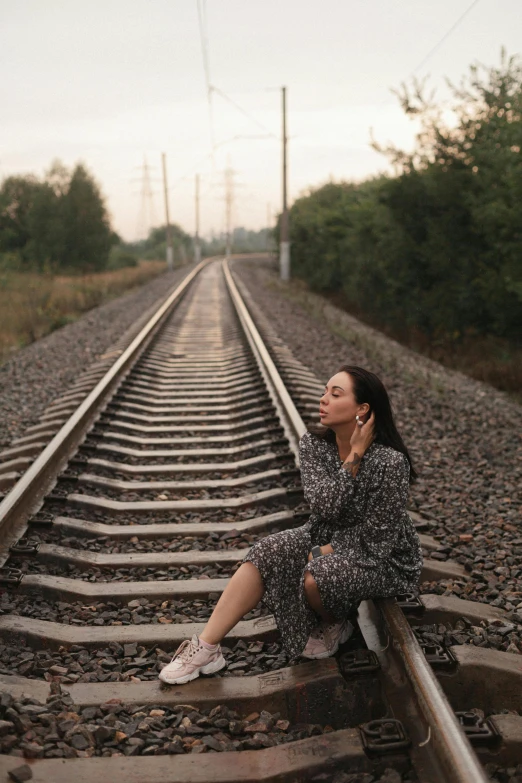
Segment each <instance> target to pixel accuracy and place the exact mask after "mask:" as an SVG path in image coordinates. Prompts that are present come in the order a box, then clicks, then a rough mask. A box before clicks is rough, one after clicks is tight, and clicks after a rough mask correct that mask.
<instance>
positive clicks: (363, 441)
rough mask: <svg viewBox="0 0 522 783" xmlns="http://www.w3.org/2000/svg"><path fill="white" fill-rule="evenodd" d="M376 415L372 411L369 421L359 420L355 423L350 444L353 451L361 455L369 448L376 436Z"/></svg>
mask: <svg viewBox="0 0 522 783" xmlns="http://www.w3.org/2000/svg"><path fill="white" fill-rule="evenodd" d="M374 425H375V415H374V413H373V412H372V413H371V414H370V418H369V419H368V421H366V422H364V424H361V423H360V422H358V423H357V424H356V425H355V428H354V431H353V432H352V437H351V438H350V446H351V448H352V451H354V452H356V453H357V454H358V455H359V456H360V457H362V455H363V454H364V452H365V451H367V450H368V448H369V447H370V445H371V444H372V443H373V440H374V438H375V427H374Z"/></svg>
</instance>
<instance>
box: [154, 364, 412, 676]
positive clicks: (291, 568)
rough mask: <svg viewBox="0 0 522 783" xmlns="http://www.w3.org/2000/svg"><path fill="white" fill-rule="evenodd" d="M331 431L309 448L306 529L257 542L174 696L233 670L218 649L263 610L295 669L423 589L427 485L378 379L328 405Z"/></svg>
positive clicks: (347, 376)
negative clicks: (416, 510)
mask: <svg viewBox="0 0 522 783" xmlns="http://www.w3.org/2000/svg"><path fill="white" fill-rule="evenodd" d="M319 413H320V418H321V426H319V427H313V428H311V430H310V432H307V433H306V434H305V435H303V437H302V438H301V442H300V444H299V453H300V461H301V479H302V484H303V489H304V495H305V498H306V501H307V502H308V505H309V506H310V510H311V512H312V513H311V516H310V518H309V520H308V522H307V523H306V524H305V525H303V526H302V527H299V528H296V529H294V530H284V531H282V532H281V533H275V534H274V535H271V536H267V537H266V538H264V539H262V540H261V541H258V542H257V543H256V544H255V545H254V546H253V547H252V549H251V550H250V551H249V553H248V554H247V556H246V557H245V559H244V561H243V563H242V565H241V566H240V568H239V569H238V570H237V571H236V573H235V574H234V576H233V577H232V579H231V580H230V582H229V584H228V585H227V587H226V589H225V591H224V592H223V595H222V596H221V598H220V600H219V601H218V603H217V605H216V607H215V609H214V611H213V613H212V616H211V617H210V620H209V621H208V623H207V625H206V626H205V628H204V630H203V632H202V633H201V634H200V636H199V639H198V637H197V636H193V637H192V639H191V640H190V641H189V640H187V641H185V642H183V644H182V645H181V646H180V647H179V649H178V650H177V651H176V653H175V655H174V657H173V659H172V661H171V663H170V664H168V665H167V666H165V667H164V669H163V670H162V671H161V673H160V675H159V676H160V679H161V680H162V681H163V682H166V683H169V684H172V685H174V684H181V683H184V682H189V680H193V679H194V678H195V677H197V676H198V675H199V674H200V673H202V674H211V673H213V672H217V671H219V670H220V669H222V668H223V667H224V666H225V665H226V664H225V659H224V658H223V655H222V653H221V648H220V646H219V643H220V642H221V640H222V639H223V637H224V636H225V635H226V634H227V633H228V632H229V631H230V630H231V629H232V628H233V627H234V625H235V624H236V623H237V622H238V621H239V620H240V619H241V618H242V617H243V616H244V615H245V614H246V613H247V612H249V611H250V610H251V609H253V608H254V607H255V606H257V604H258V603H259V601H260V600H261V598H264V602H265V604H266V605H267V607H268V608H269V610H270V611H271V612H272V613H273V614H274V616H275V619H276V622H277V626H278V628H279V631H280V633H281V639H282V642H283V646H284V647H285V649H286V652H287V653H288V654H289V655H290V656H291V657H296V656H298V655H303V656H304V657H306V658H326V657H328V656H330V655H333V654H334V653H335V652H337V649H338V647H339V644H342V643H344V642H345V641H346V640H347V639H348V638H349V636H350V634H351V632H352V630H353V627H352V625H351V623H350V622H349V621H348V619H347V616H348V615H350V613H353V612H354V611H355V610H356V609H357V606H358V604H359V602H360V601H361V600H363V599H368V598H373V597H386V596H388V597H389V596H393V595H397V594H399V593H404V592H407V591H409V590H411V589H412V588H413V587H414V586H415V585H416V583H417V581H418V579H419V576H420V572H421V567H422V555H421V550H420V544H419V538H418V535H417V533H416V531H415V528H414V526H413V524H412V522H411V520H410V518H409V516H408V514H407V513H406V503H407V499H408V487H409V483H410V482H411V481H413V480H414V479H415V477H416V473H415V470H414V469H413V467H412V464H411V459H410V456H409V454H408V450H407V449H406V446H405V445H404V443H403V441H402V438H401V436H400V435H399V433H398V432H397V429H396V427H395V423H394V420H393V414H392V410H391V406H390V401H389V398H388V394H387V392H386V389H385V388H384V386H383V384H382V383H381V381H380V380H379V378H378V377H377V376H376V375H374V374H373V373H371V372H368V371H367V370H363V369H362V368H361V367H355V366H351V365H345V366H343V367H341V369H340V370H339V372H337V373H336V374H335V375H334V376H333V377H332V378H330V380H329V381H328V383H327V385H326V388H325V391H324V394H323V396H322V397H321V401H320V409H319Z"/></svg>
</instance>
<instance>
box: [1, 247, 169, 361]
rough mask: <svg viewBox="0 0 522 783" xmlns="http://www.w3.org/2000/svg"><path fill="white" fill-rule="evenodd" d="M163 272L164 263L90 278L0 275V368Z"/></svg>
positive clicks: (128, 268) (140, 265)
mask: <svg viewBox="0 0 522 783" xmlns="http://www.w3.org/2000/svg"><path fill="white" fill-rule="evenodd" d="M164 271H165V262H164V261H140V262H139V265H138V266H136V267H125V268H123V269H117V270H114V271H111V272H98V273H96V274H91V275H82V276H79V275H74V276H73V275H71V276H66V275H41V274H29V273H24V274H21V273H18V272H8V271H5V272H1V273H0V364H1V363H2V362H5V361H6V360H7V359H8V358H9V356H11V355H12V353H13V352H14V351H16V350H17V349H18V348H21V347H23V346H24V345H28V344H29V343H32V342H34V341H35V340H39V339H40V338H41V337H44V336H45V335H46V334H49V332H52V331H53V330H54V329H58V328H59V327H60V326H64V325H65V324H67V323H70V322H71V321H74V320H76V319H77V318H78V317H79V316H80V315H81V314H82V313H85V312H86V311H87V310H90V309H92V308H93V307H97V306H98V305H100V304H103V303H104V302H107V301H108V300H110V299H114V298H115V297H117V296H120V295H121V294H123V293H125V292H128V291H129V290H130V289H132V288H136V287H138V286H140V285H143V284H144V283H146V282H147V281H149V280H151V279H152V278H153V277H157V275H159V274H161V273H162V272H164Z"/></svg>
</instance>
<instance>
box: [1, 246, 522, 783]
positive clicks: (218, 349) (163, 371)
mask: <svg viewBox="0 0 522 783" xmlns="http://www.w3.org/2000/svg"><path fill="white" fill-rule="evenodd" d="M247 305H248V302H246V303H245V299H244V297H243V296H242V295H241V293H240V290H239V289H238V287H237V286H236V283H235V282H234V279H233V277H232V274H231V271H230V269H229V267H228V264H227V263H226V262H221V261H211V262H203V263H202V264H201V265H199V266H198V267H196V268H195V269H194V270H193V271H191V272H190V273H189V274H188V275H187V277H186V278H185V279H184V281H183V282H182V283H181V284H180V285H179V286H178V287H177V289H176V290H175V291H174V292H173V293H172V294H171V295H170V296H169V297H168V299H167V300H166V301H165V302H164V303H163V304H162V306H161V307H160V308H159V309H158V311H157V312H156V313H155V315H154V316H153V317H152V318H151V320H150V321H149V322H148V323H147V324H146V325H145V326H144V328H143V329H142V330H141V332H140V333H139V334H138V335H137V337H136V338H135V339H134V340H133V341H132V343H131V344H130V345H129V346H127V347H126V348H125V350H123V351H122V352H117V353H119V354H120V355H117V356H116V357H115V361H114V363H113V364H112V365H111V366H110V368H108V369H107V367H106V366H104V367H103V373H101V371H100V370H98V371H95V373H96V372H98V375H99V376H100V377H99V378H98V375H96V376H95V377H96V380H97V384H96V386H95V388H94V389H92V391H90V392H89V393H88V394H87V396H86V397H85V396H84V398H82V399H81V401H80V398H81V397H82V390H81V389H77V390H76V392H74V391H72V392H71V393H70V394H68V395H64V396H63V397H62V398H61V399H59V400H57V401H56V402H55V403H54V404H53V405H52V406H50V408H49V409H48V410H47V412H46V414H45V415H44V417H42V421H41V424H40V425H37V427H35V428H32V430H33V432H32V434H31V435H28V436H27V438H26V439H25V440H24V439H21V443H20V447H19V453H17V450H16V448H15V449H14V450H13V454H12V460H11V461H12V463H13V464H15V463H16V460H17V459H18V460H23V459H24V457H23V454H24V449H26V450H27V448H28V446H30V444H31V443H32V442H34V439H35V438H36V437H37V436H38V435H39V434H41V433H42V432H46V431H47V430H46V428H47V429H48V428H49V425H50V424H52V423H53V422H54V423H55V424H56V423H59V424H60V425H61V426H60V429H59V430H58V432H57V433H56V435H55V436H54V437H53V438H52V440H51V442H50V443H48V445H47V446H46V448H45V449H44V450H43V451H42V453H41V454H40V455H39V456H38V457H37V458H36V460H35V461H34V462H33V463H32V464H31V465H30V466H29V467H28V469H27V471H26V473H25V474H24V475H23V476H22V478H21V479H20V480H19V481H18V482H17V483H16V484H15V485H14V486H13V488H12V489H11V491H10V492H9V493H8V494H7V495H6V496H5V498H4V499H3V501H2V503H1V504H0V558H1V562H0V565H2V566H3V568H2V569H1V570H0V579H1V585H2V588H3V591H4V595H3V598H4V599H5V600H6V601H7V603H6V604H5V605H7V607H8V610H7V611H6V610H5V609H4V613H3V614H2V615H1V616H0V642H2V644H3V646H4V647H5V648H6V649H7V650H8V651H11V652H10V654H11V655H12V656H13V660H14V661H16V669H15V668H14V666H13V669H12V670H10V668H9V661H6V659H5V657H4V662H3V666H2V667H1V669H0V672H1V673H0V691H2V696H1V697H0V710H1V717H2V718H3V720H0V749H1V751H2V752H1V754H0V780H1V781H4V780H6V781H7V780H13V779H15V780H16V779H18V778H16V774H22V775H23V773H17V772H16V770H17V768H20V767H21V765H23V764H24V763H28V764H29V765H30V770H31V774H32V777H31V778H30V779H32V780H34V781H37V782H38V783H40V782H41V783H51V781H52V782H53V783H65V781H67V782H68V781H70V780H72V779H75V780H78V781H82V780H85V781H91V780H97V781H98V783H112V781H114V780H118V779H120V778H121V779H125V780H126V781H129V783H133V782H135V783H138V781H139V783H156V781H157V782H158V783H159V781H162V783H164V782H165V781H175V782H176V783H189V782H190V781H201V782H203V781H216V782H218V783H225V782H226V781H237V782H238V783H239V782H240V781H262V780H264V781H274V783H275V781H308V780H317V781H319V780H321V781H330V780H333V779H334V777H335V775H336V774H339V772H340V771H343V772H345V773H356V772H357V773H363V772H369V773H372V774H374V775H376V776H377V775H378V774H380V772H382V771H384V770H386V769H394V770H397V771H398V773H399V774H400V773H402V772H404V771H407V770H408V769H409V768H410V767H411V765H413V768H414V769H415V771H416V774H417V778H418V780H419V781H421V783H437V782H438V781H448V783H480V781H486V780H487V775H486V773H485V772H484V769H483V762H484V761H487V760H489V759H490V758H493V757H494V758H496V759H500V761H501V762H502V763H504V762H505V763H506V765H507V766H509V764H510V763H512V762H513V758H514V756H515V754H516V752H520V737H521V731H520V726H519V724H516V725H515V723H516V722H513V720H512V721H511V722H509V720H507V718H508V717H509V718H512V717H513V716H504V718H506V720H505V721H504V723H503V722H502V717H503V716H502V715H498V716H497V720H496V723H495V725H494V726H493V728H492V727H491V725H490V724H486V723H484V724H482V723H480V722H479V724H478V726H479V729H480V730H481V732H482V733H481V732H480V731H478V730H477V731H475V733H474V732H473V731H472V730H470V727H471V728H473V727H476V726H477V723H476V721H474V719H473V713H469V712H468V713H466V710H469V709H471V708H474V707H477V706H480V705H477V703H475V702H474V701H473V696H474V694H475V693H476V692H478V690H479V684H478V683H479V681H480V680H481V679H483V677H484V671H485V670H486V669H487V665H486V667H485V668H484V666H483V668H482V670H480V671H479V663H480V660H479V659H480V654H481V653H484V652H489V651H483V650H481V651H477V650H473V649H472V650H468V651H467V650H465V649H464V648H463V649H461V650H458V648H454V649H455V650H456V652H454V654H453V656H452V658H451V660H449V662H448V659H444V660H443V661H442V667H438V668H437V660H436V659H437V655H438V652H437V651H434V650H430V649H428V650H426V649H424V650H423V649H422V648H421V647H420V646H419V643H418V642H417V639H416V637H415V634H414V631H413V630H412V626H414V625H415V623H416V622H420V619H419V618H422V621H423V622H426V621H428V622H439V621H442V619H447V618H451V617H461V616H467V617H469V618H470V619H475V620H476V622H477V623H478V622H479V621H480V619H481V618H483V617H485V616H487V617H496V616H498V617H500V616H501V613H500V612H499V611H498V610H495V609H492V608H490V607H487V606H484V605H482V604H471V603H470V602H463V601H459V600H458V599H444V598H439V597H438V596H432V595H430V596H425V597H423V598H422V599H421V600H419V599H415V597H413V596H402V597H401V598H400V600H398V601H395V600H381V601H376V602H371V601H368V602H363V604H361V607H360V609H359V617H358V621H359V630H358V633H357V634H356V635H355V636H354V638H353V639H352V640H350V642H349V643H348V644H347V645H345V646H344V647H343V648H342V649H341V650H340V653H339V654H338V655H337V656H336V657H335V658H333V659H327V660H323V661H312V662H307V663H302V662H301V663H299V662H297V663H295V662H288V661H287V660H286V658H285V655H284V652H283V651H282V650H281V649H280V647H278V642H277V631H276V628H275V625H274V622H273V619H272V618H271V617H270V616H267V615H265V614H263V613H262V610H261V609H260V608H258V609H257V610H255V611H254V612H252V613H251V614H250V615H249V616H247V617H246V618H245V619H244V620H243V621H242V622H240V623H238V624H237V626H236V627H235V628H234V629H233V630H232V632H231V633H230V634H229V636H228V637H227V638H226V640H225V642H224V644H225V645H226V646H228V648H229V664H230V665H229V668H228V669H227V670H225V671H224V672H223V673H222V674H223V675H224V676H218V677H212V678H200V679H198V680H195V681H193V682H192V683H189V684H188V685H185V686H180V687H176V686H175V687H171V688H165V687H161V686H160V683H159V682H158V680H157V671H158V668H160V667H161V665H163V664H164V662H165V660H168V654H169V653H172V652H173V650H174V649H175V648H176V647H177V645H179V644H180V643H181V641H183V640H184V639H185V638H188V637H190V636H191V635H192V634H193V633H197V632H198V631H199V630H200V629H201V628H202V625H203V623H204V621H205V619H206V618H207V617H208V616H209V614H210V611H211V608H212V605H213V604H214V603H215V600H216V598H217V597H218V596H219V594H220V593H221V592H222V590H223V589H224V586H225V584H226V581H227V579H228V577H229V576H230V575H231V573H233V571H234V570H235V568H237V566H238V564H239V563H240V562H241V560H242V558H243V556H244V554H245V550H246V548H247V547H248V546H249V545H250V544H251V543H253V542H254V541H256V540H257V539H258V538H259V537H262V536H263V535H266V534H267V533H270V532H273V531H276V530H282V529H284V528H286V527H291V526H295V525H298V524H302V523H303V521H304V520H305V519H306V514H307V512H306V507H305V505H304V501H303V496H302V490H301V487H300V484H299V472H298V441H299V438H300V436H301V435H302V434H303V432H304V431H305V425H304V423H303V419H302V417H301V416H302V415H303V416H304V417H305V418H306V416H307V415H309V414H310V412H311V411H312V410H315V407H316V405H317V400H318V396H319V394H320V390H321V386H320V384H319V383H318V381H317V379H316V378H315V377H314V376H313V375H312V374H311V373H310V372H309V371H307V370H306V369H305V368H304V367H303V366H302V365H300V364H299V363H298V362H297V361H296V360H295V359H293V357H292V356H291V354H290V353H289V352H288V350H287V349H286V348H285V347H284V346H283V345H281V343H280V342H279V343H278V341H277V339H271V337H270V328H269V325H266V329H265V330H264V331H263V329H261V332H263V337H264V340H265V341H264V340H263V339H262V337H261V335H260V331H258V328H257V326H256V324H255V323H254V321H253V319H252V317H251V315H250V312H249V307H248V306H247ZM272 337H273V336H272ZM55 429H56V427H55ZM0 472H1V471H0ZM0 478H1V476H0ZM422 539H423V545H424V547H425V549H427V550H429V549H430V548H434V547H433V540H432V539H431V540H430V539H429V537H428V536H422ZM461 570H462V569H461ZM448 573H449V574H452V575H454V574H455V573H459V566H458V565H456V564H452V563H439V562H437V561H434V560H433V561H432V560H430V559H429V558H427V559H426V562H425V568H424V575H423V578H425V579H426V578H429V579H438V578H443V577H444V575H445V574H448ZM463 578H464V575H463ZM18 653H19V654H18ZM17 655H18V657H17ZM470 655H471V658H472V660H471V659H470ZM473 655H475V658H473ZM20 656H22V663H20V660H21V659H20ZM24 656H25V658H24ZM467 656H468V657H467ZM439 657H440V656H439ZM491 660H492V659H491ZM491 660H490V661H489V663H490V670H491V671H492V672H495V673H496V676H497V689H496V690H497V694H498V698H499V699H503V703H502V705H501V704H500V702H494V698H493V696H492V695H491V693H490V692H489V691H487V692H488V694H489V695H488V698H489V699H490V702H489V704H488V706H489V707H492V709H489V710H488V711H489V712H496V711H498V712H500V711H501V710H500V707H501V706H503V707H507V708H509V707H510V706H511V705H510V704H509V698H508V696H507V693H508V692H509V687H508V685H507V683H508V680H509V682H510V683H512V682H513V680H512V679H509V677H510V676H511V675H512V672H507V673H505V677H504V680H502V678H501V676H500V675H499V673H498V670H499V665H497V666H496V668H495V666H494V665H493V663H491ZM477 661H478V662H477ZM439 663H440V660H439ZM24 666H25V668H24ZM21 671H22V672H25V676H20V672H21ZM435 672H437V673H438V677H437V676H436V673H435ZM477 672H478V673H477ZM508 675H509V676H508ZM455 680H456V681H457V686H456V688H455V687H454V686H455ZM452 683H453V684H452ZM486 690H487V688H486ZM445 692H446V693H449V696H450V699H448V697H447V696H446V695H445ZM456 694H460V697H459V696H458V695H456ZM464 694H466V695H464ZM470 698H471V701H470ZM492 699H493V702H494V703H492ZM462 700H464V701H465V703H462ZM466 700H467V701H466ZM450 702H451V703H450ZM456 705H457V706H456ZM209 710H213V711H211V712H209ZM454 710H458V711H459V712H457V713H456V712H455V711H454ZM216 715H217V716H218V718H217V719H216ZM466 715H467V717H466ZM135 716H138V717H137V718H136V717H135ZM180 716H183V717H182V719H181V718H180ZM252 716H253V717H252ZM470 716H471V717H470ZM248 717H250V718H251V720H250V721H248ZM219 720H221V723H219ZM256 721H257V723H256ZM263 721H264V725H263ZM216 723H217V725H216ZM472 724H473V726H472ZM508 724H509V725H508ZM256 727H257V732H256ZM292 727H294V731H293V733H292ZM300 727H301V730H300ZM303 727H304V728H303ZM310 727H312V728H310ZM325 728H326V731H325ZM285 732H288V733H285ZM488 732H489V733H488ZM477 735H480V737H479V739H480V738H482V740H483V742H482V745H481V753H482V756H481V757H479V755H477V753H476V747H477V746H476V745H475V747H472V744H471V741H472V740H476V736H477ZM6 738H10V739H9V740H7V739H6ZM256 738H257V739H256ZM13 750H14V752H15V753H16V754H17V755H13ZM218 750H219V751H221V752H220V755H219V756H218V755H216V754H215V753H214V752H212V751H218ZM22 756H23V757H25V760H24V758H23V757H22ZM10 772H11V773H13V774H14V775H15V777H9V774H10ZM19 779H20V780H21V779H26V778H23V777H20V778H19ZM27 779H28V778H27Z"/></svg>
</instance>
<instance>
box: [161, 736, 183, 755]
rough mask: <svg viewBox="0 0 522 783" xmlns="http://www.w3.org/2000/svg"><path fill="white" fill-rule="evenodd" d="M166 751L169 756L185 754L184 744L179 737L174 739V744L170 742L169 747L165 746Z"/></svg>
mask: <svg viewBox="0 0 522 783" xmlns="http://www.w3.org/2000/svg"><path fill="white" fill-rule="evenodd" d="M164 750H165V752H166V753H169V754H174V753H185V750H184V748H183V743H182V741H181V739H180V738H179V737H173V738H172V742H169V743H168V744H167V745H165V747H164Z"/></svg>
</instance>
